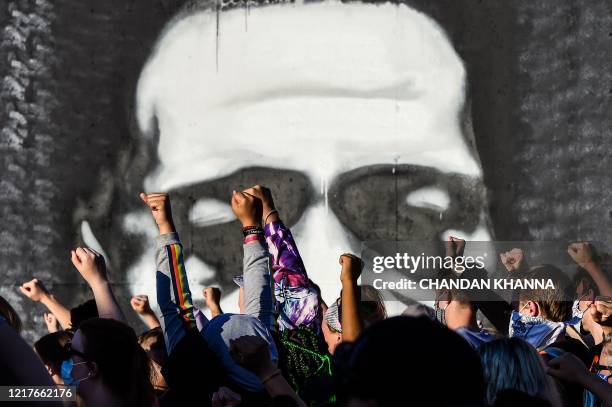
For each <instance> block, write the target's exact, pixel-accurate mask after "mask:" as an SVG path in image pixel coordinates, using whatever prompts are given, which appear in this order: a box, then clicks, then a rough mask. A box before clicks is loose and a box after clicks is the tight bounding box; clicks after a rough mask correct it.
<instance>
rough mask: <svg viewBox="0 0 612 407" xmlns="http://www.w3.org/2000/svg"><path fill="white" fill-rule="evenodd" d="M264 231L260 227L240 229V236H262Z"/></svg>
mask: <svg viewBox="0 0 612 407" xmlns="http://www.w3.org/2000/svg"><path fill="white" fill-rule="evenodd" d="M263 233H264V230H263V229H262V228H261V227H260V226H246V227H243V228H242V235H243V236H244V237H247V236H249V235H258V234H262V235H263Z"/></svg>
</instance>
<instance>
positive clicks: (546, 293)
mask: <svg viewBox="0 0 612 407" xmlns="http://www.w3.org/2000/svg"><path fill="white" fill-rule="evenodd" d="M525 278H526V279H534V280H540V279H551V280H552V281H553V284H554V286H555V288H554V289H553V288H538V289H533V290H522V291H521V293H520V299H521V300H529V301H534V302H536V303H537V304H538V305H539V306H540V308H541V310H542V313H543V314H544V317H545V318H546V319H548V320H550V321H554V322H565V321H567V320H568V319H570V318H571V317H572V301H570V300H569V298H574V295H573V293H570V292H569V291H570V281H569V278H568V277H567V276H566V275H565V274H563V272H562V271H561V270H559V269H558V268H557V267H555V266H551V265H549V264H543V265H541V266H535V267H532V268H531V269H530V270H529V271H528V272H527V273H526V274H525Z"/></svg>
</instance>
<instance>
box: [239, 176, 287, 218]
mask: <svg viewBox="0 0 612 407" xmlns="http://www.w3.org/2000/svg"><path fill="white" fill-rule="evenodd" d="M243 192H246V193H247V194H250V195H253V196H255V197H257V198H259V199H260V200H261V204H262V207H263V214H262V217H263V219H264V220H265V221H266V222H267V223H270V222H272V221H273V220H272V218H273V216H274V215H272V216H269V215H270V213H271V212H272V211H275V210H276V208H275V207H274V199H272V191H270V190H269V189H268V188H266V187H264V186H262V185H255V186H254V187H251V188H249V189H245V190H244V191H243ZM276 219H278V216H276V217H274V220H276Z"/></svg>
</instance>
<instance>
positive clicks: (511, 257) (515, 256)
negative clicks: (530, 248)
mask: <svg viewBox="0 0 612 407" xmlns="http://www.w3.org/2000/svg"><path fill="white" fill-rule="evenodd" d="M499 258H500V259H501V262H502V264H503V265H504V267H505V268H506V270H507V271H508V272H509V273H511V272H513V271H518V270H519V269H520V268H521V266H522V265H523V251H522V250H521V249H517V248H514V249H512V250H510V251H508V252H505V253H502V254H500V255H499Z"/></svg>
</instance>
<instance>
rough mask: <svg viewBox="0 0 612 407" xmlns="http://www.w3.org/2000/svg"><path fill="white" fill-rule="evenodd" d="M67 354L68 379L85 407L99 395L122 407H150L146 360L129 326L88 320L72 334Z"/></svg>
mask: <svg viewBox="0 0 612 407" xmlns="http://www.w3.org/2000/svg"><path fill="white" fill-rule="evenodd" d="M69 352H70V354H71V360H72V364H73V367H72V371H71V374H70V376H71V377H72V379H73V380H74V381H75V382H76V383H75V384H76V385H77V390H78V392H79V394H80V395H81V397H83V399H84V400H85V402H86V403H87V402H88V398H90V397H92V395H94V394H100V393H103V394H104V395H105V396H106V397H109V399H111V400H115V402H116V403H120V404H121V405H125V406H135V407H139V406H147V407H150V406H151V405H152V403H153V400H154V392H153V386H152V385H151V369H150V363H149V358H148V357H147V354H146V353H145V351H144V350H143V349H142V348H141V347H140V345H139V344H138V338H137V337H136V334H135V333H134V330H133V329H132V328H130V327H129V326H127V325H125V324H124V323H122V322H119V321H116V320H113V319H105V318H93V319H88V320H87V321H84V322H83V323H82V324H81V326H80V327H79V329H78V330H77V331H76V333H75V334H74V337H73V338H72V342H71V344H70V350H69Z"/></svg>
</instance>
